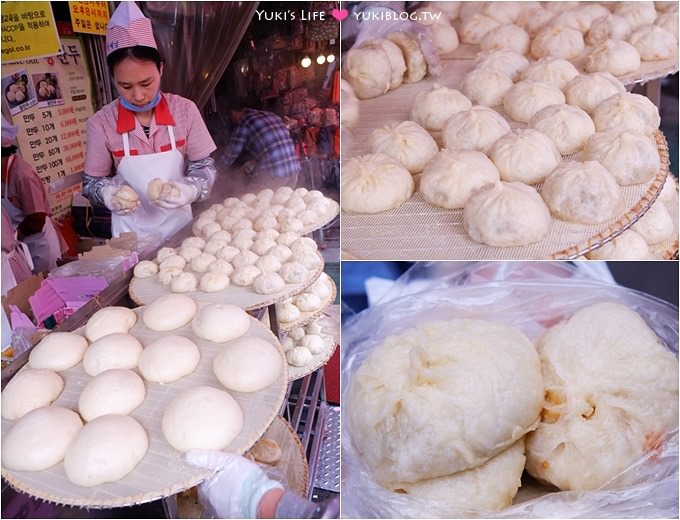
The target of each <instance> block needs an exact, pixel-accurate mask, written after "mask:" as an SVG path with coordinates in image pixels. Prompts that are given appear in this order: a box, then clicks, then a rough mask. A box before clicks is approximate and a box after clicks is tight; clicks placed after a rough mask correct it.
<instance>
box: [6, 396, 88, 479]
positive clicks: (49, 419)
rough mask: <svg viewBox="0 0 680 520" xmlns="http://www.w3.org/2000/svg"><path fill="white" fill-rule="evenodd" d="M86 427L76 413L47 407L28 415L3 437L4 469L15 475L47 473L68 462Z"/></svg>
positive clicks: (60, 408)
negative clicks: (68, 452) (80, 433)
mask: <svg viewBox="0 0 680 520" xmlns="http://www.w3.org/2000/svg"><path fill="white" fill-rule="evenodd" d="M82 426H83V421H82V420H81V419H80V417H78V414H77V413H75V412H74V411H73V410H68V409H67V408H63V407H61V406H43V407H41V408H36V409H35V410H32V411H30V412H28V413H27V414H26V415H24V416H23V417H22V418H21V419H19V420H18V421H17V422H16V424H14V426H13V427H12V429H11V430H9V432H8V433H6V434H5V435H3V437H2V466H3V467H4V468H7V469H11V470H15V471H43V470H46V469H48V468H51V467H52V466H54V465H55V464H58V463H59V462H61V461H62V460H63V459H64V455H65V454H66V450H67V449H68V447H69V445H70V444H71V442H73V439H74V438H75V436H76V434H77V433H78V432H79V431H80V429H81V428H82Z"/></svg>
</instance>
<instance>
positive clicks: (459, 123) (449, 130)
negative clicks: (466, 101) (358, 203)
mask: <svg viewBox="0 0 680 520" xmlns="http://www.w3.org/2000/svg"><path fill="white" fill-rule="evenodd" d="M508 132H510V125H509V124H508V122H507V121H506V120H505V119H504V118H503V117H502V116H501V115H500V114H499V113H498V112H496V111H495V110H492V109H490V108H487V107H482V106H474V107H472V108H471V109H470V110H465V111H463V112H458V113H457V114H456V115H454V116H453V117H451V118H449V120H448V121H447V122H446V124H445V125H444V128H442V140H443V141H444V148H448V149H451V150H477V151H480V152H484V153H486V152H488V151H489V149H490V148H491V146H493V144H494V143H495V142H496V141H497V140H498V139H500V137H501V136H503V135H505V134H507V133H508ZM343 175H344V170H343ZM343 207H344V206H343Z"/></svg>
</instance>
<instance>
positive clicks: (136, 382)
mask: <svg viewBox="0 0 680 520" xmlns="http://www.w3.org/2000/svg"><path fill="white" fill-rule="evenodd" d="M145 398H146V387H145V386H144V381H142V378H141V377H139V376H138V375H137V374H136V373H135V372H133V371H132V370H127V369H123V368H112V369H110V370H105V371H104V372H100V373H99V374H97V375H96V376H95V377H93V378H92V379H90V380H89V381H88V382H87V384H86V385H85V387H84V388H83V390H82V392H81V393H80V398H79V399H78V411H79V412H80V415H81V416H82V418H83V419H85V421H87V422H90V421H92V420H93V419H96V418H97V417H99V416H101V415H107V414H120V415H129V414H130V413H131V412H132V411H133V410H134V409H135V408H137V407H138V406H139V405H140V404H142V403H143V402H144V399H145Z"/></svg>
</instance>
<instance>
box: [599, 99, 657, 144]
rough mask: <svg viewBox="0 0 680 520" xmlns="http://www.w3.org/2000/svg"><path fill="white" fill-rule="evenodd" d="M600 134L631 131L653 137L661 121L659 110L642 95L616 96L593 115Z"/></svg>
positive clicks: (607, 100) (606, 101)
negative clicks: (612, 131) (610, 131)
mask: <svg viewBox="0 0 680 520" xmlns="http://www.w3.org/2000/svg"><path fill="white" fill-rule="evenodd" d="M593 122H594V123H595V128H597V131H598V132H606V131H608V130H618V131H621V130H630V131H631V132H635V133H638V134H644V135H652V134H653V133H654V132H655V131H656V129H657V128H659V124H660V122H661V119H660V117H659V110H658V109H657V108H656V106H655V105H654V103H652V102H651V101H650V100H649V98H647V97H645V96H642V95H640V94H630V93H624V94H615V95H613V96H611V97H610V98H607V99H606V100H604V101H603V102H602V103H600V105H599V106H598V107H597V108H596V109H595V112H594V113H593Z"/></svg>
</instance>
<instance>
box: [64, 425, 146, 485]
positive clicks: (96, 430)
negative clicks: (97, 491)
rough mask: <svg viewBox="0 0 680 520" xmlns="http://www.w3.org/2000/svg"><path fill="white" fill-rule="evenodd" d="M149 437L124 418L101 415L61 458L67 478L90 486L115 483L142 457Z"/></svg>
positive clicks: (86, 426) (138, 426) (80, 434)
mask: <svg viewBox="0 0 680 520" xmlns="http://www.w3.org/2000/svg"><path fill="white" fill-rule="evenodd" d="M148 448H149V437H148V435H147V433H146V431H145V430H144V428H143V427H142V425H141V424H139V423H138V422H137V421H136V420H135V419H133V418H132V417H130V416H128V415H102V416H101V417H97V418H96V419H95V420H93V421H92V422H89V423H87V424H86V425H85V426H83V427H82V428H81V429H80V431H79V432H78V434H77V435H76V438H75V439H74V440H73V442H72V443H71V445H70V446H69V448H68V450H67V451H66V456H65V457H64V471H65V472H66V476H67V477H68V479H69V480H70V481H71V482H73V483H74V484H77V485H79V486H84V487H92V486H98V485H99V484H104V483H106V482H116V481H118V480H120V479H122V478H124V477H125V476H126V475H128V474H129V473H131V472H132V471H133V470H134V469H135V467H136V466H137V464H139V462H140V461H141V460H142V459H143V458H144V455H146V451H147V449H148Z"/></svg>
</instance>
